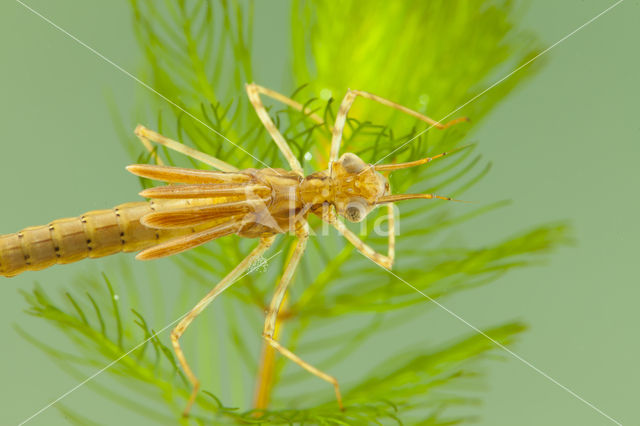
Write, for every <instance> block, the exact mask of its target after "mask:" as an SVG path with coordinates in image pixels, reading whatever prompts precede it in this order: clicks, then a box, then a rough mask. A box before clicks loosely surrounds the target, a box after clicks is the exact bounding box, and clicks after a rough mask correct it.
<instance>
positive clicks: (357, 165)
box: [340, 152, 367, 174]
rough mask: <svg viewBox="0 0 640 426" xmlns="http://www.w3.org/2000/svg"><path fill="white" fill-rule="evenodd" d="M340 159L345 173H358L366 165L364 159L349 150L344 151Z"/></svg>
mask: <svg viewBox="0 0 640 426" xmlns="http://www.w3.org/2000/svg"><path fill="white" fill-rule="evenodd" d="M340 161H341V162H342V167H344V170H345V171H346V172H347V173H353V174H356V173H360V172H361V171H362V170H364V169H365V168H366V167H367V165H366V164H365V163H364V161H362V160H361V159H360V158H359V157H358V156H357V155H355V154H352V153H350V152H346V153H344V154H343V155H342V158H341V159H340Z"/></svg>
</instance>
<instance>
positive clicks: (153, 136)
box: [134, 125, 238, 172]
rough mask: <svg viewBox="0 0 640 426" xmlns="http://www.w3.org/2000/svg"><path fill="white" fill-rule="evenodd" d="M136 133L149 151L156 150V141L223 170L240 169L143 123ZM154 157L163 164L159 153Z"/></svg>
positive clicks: (233, 170) (232, 170)
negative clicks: (150, 128) (154, 144)
mask: <svg viewBox="0 0 640 426" xmlns="http://www.w3.org/2000/svg"><path fill="white" fill-rule="evenodd" d="M134 133H135V134H136V136H137V137H138V139H140V141H141V142H142V144H143V145H144V146H145V148H147V150H149V152H151V153H153V152H154V151H153V145H151V142H155V143H157V144H158V145H162V146H165V147H167V148H169V149H172V150H174V151H176V152H179V153H181V154H184V155H186V156H188V157H191V158H194V159H196V160H198V161H201V162H203V163H204V164H208V165H209V166H211V167H213V168H216V169H218V170H221V171H223V172H236V171H238V169H237V168H236V167H234V166H232V165H231V164H228V163H225V162H224V161H222V160H219V159H217V158H215V157H212V156H211V155H208V154H205V153H204V152H200V151H198V150H197V149H193V148H191V147H188V146H186V145H184V144H181V143H180V142H176V141H174V140H172V139H169V138H167V137H165V136H162V135H161V134H160V133H157V132H154V131H153V130H149V129H147V128H146V127H144V126H142V125H138V126H137V127H136V130H135V132H134ZM153 157H154V159H155V160H156V162H157V163H158V164H160V165H162V161H161V160H160V159H159V158H158V156H157V154H153Z"/></svg>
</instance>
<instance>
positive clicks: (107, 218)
mask: <svg viewBox="0 0 640 426" xmlns="http://www.w3.org/2000/svg"><path fill="white" fill-rule="evenodd" d="M183 202H184V201H183V200H177V202H175V203H171V204H182V203H183ZM154 210H155V207H154V204H153V203H150V202H133V203H126V204H121V205H119V206H117V207H115V208H113V209H110V210H95V211H91V212H88V213H85V214H84V215H82V216H80V217H74V218H66V219H59V220H54V221H53V222H51V223H49V224H48V225H44V226H33V227H29V228H25V229H23V230H22V231H20V232H17V233H15V234H8V235H0V276H6V277H12V276H15V275H18V274H19V273H21V272H24V271H36V270H40V269H44V268H47V267H49V266H52V265H54V264H57V263H60V264H63V263H71V262H76V261H78V260H81V259H84V258H86V257H91V258H96V257H103V256H108V255H110V254H114V253H118V252H132V251H138V250H143V249H145V248H148V247H150V246H153V245H155V244H157V243H159V242H162V241H166V240H167V239H169V238H172V237H176V236H180V235H185V234H189V233H192V232H194V230H193V229H191V228H185V229H153V228H148V227H146V226H144V225H142V224H141V223H140V219H141V218H142V217H143V216H144V215H146V214H148V213H151V212H153V211H154Z"/></svg>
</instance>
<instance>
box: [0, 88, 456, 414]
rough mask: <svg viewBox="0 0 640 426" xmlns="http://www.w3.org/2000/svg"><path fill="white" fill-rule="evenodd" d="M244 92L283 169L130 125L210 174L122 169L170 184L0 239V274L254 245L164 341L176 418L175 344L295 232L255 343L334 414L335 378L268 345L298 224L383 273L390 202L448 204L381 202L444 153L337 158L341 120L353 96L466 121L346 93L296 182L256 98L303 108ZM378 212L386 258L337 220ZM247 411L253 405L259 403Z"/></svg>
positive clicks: (296, 255) (296, 256) (295, 258)
mask: <svg viewBox="0 0 640 426" xmlns="http://www.w3.org/2000/svg"><path fill="white" fill-rule="evenodd" d="M247 93H248V96H249V99H250V100H251V103H252V105H253V107H254V108H255V110H256V112H257V114H258V117H259V118H260V120H261V121H262V123H263V124H264V126H265V127H266V129H267V130H268V132H269V133H270V135H271V137H272V138H273V140H274V141H275V143H276V144H277V145H278V148H279V149H280V151H281V152H282V154H283V155H284V157H285V158H286V160H287V162H288V163H289V166H290V167H291V170H284V169H271V168H265V169H245V170H238V169H236V168H235V167H233V166H232V165H230V164H227V163H225V162H224V161H221V160H219V159H216V158H214V157H210V156H208V155H207V154H204V153H201V152H198V151H195V150H193V149H190V148H188V147H186V146H184V145H182V144H180V143H178V142H175V141H172V140H170V139H167V138H165V137H164V136H162V135H160V134H158V133H155V132H153V131H151V130H148V129H146V128H144V127H142V126H138V128H136V131H135V133H136V135H137V136H138V137H139V139H140V140H141V141H142V143H143V144H144V145H145V147H147V149H149V150H152V148H151V142H155V143H158V144H161V145H164V146H166V147H168V148H170V149H174V150H176V151H179V152H182V153H184V154H186V155H188V156H191V157H193V158H195V159H198V160H200V161H202V162H204V163H206V164H208V165H209V166H212V167H214V168H215V169H217V170H216V171H203V170H196V169H184V168H178V167H167V166H164V165H146V164H138V165H131V166H129V167H127V169H128V170H129V171H130V172H131V173H133V174H135V175H138V176H142V177H145V178H149V179H153V180H157V181H162V182H166V183H169V184H170V185H166V186H158V187H154V188H150V189H146V190H144V191H142V192H141V193H140V195H142V196H143V197H146V198H149V199H151V201H149V202H133V203H127V204H122V205H120V206H117V207H115V208H113V209H111V210H98V211H92V212H89V213H85V214H84V215H82V216H80V217H77V218H69V219H61V220H55V221H53V222H51V223H49V224H48V225H44V226H37V227H31V228H26V229H23V230H22V231H20V232H17V233H15V234H9V235H2V236H0V275H3V276H6V277H11V276H14V275H17V274H19V273H21V272H24V271H29V270H39V269H43V268H46V267H49V266H51V265H54V264H57V263H60V264H62V263H70V262H75V261H77V260H80V259H83V258H86V257H102V256H106V255H109V254H114V253H117V252H121V251H124V252H132V251H140V252H139V253H138V255H137V256H136V258H137V259H142V260H149V259H156V258H160V257H164V256H169V255H172V254H175V253H179V252H182V251H184V250H188V249H190V248H192V247H196V246H199V245H201V244H204V243H206V242H209V241H212V240H214V239H216V238H219V237H222V236H225V235H230V234H236V235H238V236H240V237H246V238H256V239H258V240H259V243H258V246H257V247H256V248H255V249H253V251H252V252H251V253H250V254H249V255H248V256H247V257H246V258H245V259H244V260H243V261H242V262H240V263H239V264H238V265H237V266H236V267H235V268H234V269H233V270H232V271H231V272H229V274H228V275H227V276H225V277H224V278H223V279H222V280H221V281H220V282H219V283H218V284H217V285H216V286H215V287H214V288H213V289H212V290H211V291H210V292H209V293H208V294H207V295H206V296H205V297H204V298H203V299H202V300H201V301H200V302H198V304H197V305H196V306H195V307H194V308H193V309H192V310H191V311H190V312H189V313H188V314H187V315H186V316H185V317H184V318H183V319H182V320H181V321H180V323H179V324H178V325H177V326H176V328H175V329H174V330H173V332H172V333H171V341H172V344H173V348H174V350H175V353H176V356H177V358H178V360H179V362H180V365H181V366H182V368H183V370H184V372H185V374H186V375H187V377H188V378H189V381H190V382H191V384H192V385H193V391H192V393H191V396H190V398H189V400H188V402H187V406H186V408H185V410H184V414H185V415H187V414H188V413H189V410H190V409H191V406H192V404H193V402H194V400H195V398H196V395H197V392H198V389H199V381H198V379H197V378H196V376H195V374H194V373H193V371H192V370H191V368H190V367H189V364H188V363H187V360H186V358H185V356H184V354H183V352H182V349H181V347H180V343H179V339H180V336H182V334H183V333H184V332H185V330H186V329H187V327H188V326H189V324H191V322H192V321H193V320H194V318H195V317H196V316H197V315H198V314H199V313H200V312H202V310H203V309H204V308H205V307H206V306H207V305H208V304H209V303H211V302H212V301H213V300H214V299H215V298H216V296H218V295H219V294H220V293H221V292H222V291H224V290H225V289H226V288H227V287H228V286H229V285H231V284H232V283H233V282H234V281H235V280H236V279H237V278H238V277H240V276H241V275H242V274H243V273H244V272H245V271H246V270H247V269H248V268H249V267H250V266H251V264H252V263H253V262H254V261H255V260H257V259H258V258H259V257H260V256H261V255H262V254H263V253H264V252H265V251H266V250H267V249H268V248H269V247H270V246H271V245H272V243H273V241H274V239H275V237H276V236H277V235H278V234H283V233H292V234H295V235H296V237H297V243H296V246H295V250H294V252H293V255H292V256H291V258H290V259H289V261H288V263H287V265H286V266H285V270H284V272H283V274H282V278H281V279H280V282H279V284H278V286H277V287H276V291H275V294H274V296H273V299H272V301H271V303H270V306H269V308H268V310H267V315H266V320H265V324H264V329H263V332H262V335H263V337H264V339H265V341H266V342H267V343H268V344H269V345H271V346H272V347H273V348H274V349H276V350H277V351H279V352H280V353H281V354H282V355H284V356H285V357H287V358H289V359H290V360H291V361H293V362H295V363H296V364H298V365H299V366H301V367H302V368H304V369H306V370H307V371H309V372H310V373H311V374H314V375H315V376H317V377H319V378H321V379H323V380H325V381H327V382H329V383H331V384H332V385H333V386H334V388H335V393H336V398H337V401H338V404H339V405H340V408H342V407H343V405H342V397H341V394H340V388H339V386H338V382H337V380H336V379H335V378H334V377H332V376H330V375H328V374H326V373H324V372H322V371H320V370H318V369H317V368H315V367H313V366H312V365H310V364H308V363H307V362H305V361H304V360H302V359H301V358H300V357H298V356H297V355H295V354H294V353H292V352H291V351H289V350H288V349H287V348H285V347H284V346H282V345H281V344H280V343H279V342H278V341H276V340H275V339H274V329H275V324H276V319H277V316H278V311H279V309H280V305H281V304H282V301H283V299H284V295H285V292H286V290H287V286H288V285H289V283H290V282H291V280H292V278H293V274H294V272H295V270H296V267H297V266H298V263H299V261H300V258H301V257H302V254H303V252H304V251H305V248H306V244H307V239H308V237H309V226H308V224H307V217H308V216H309V215H310V214H314V215H317V216H318V217H320V218H321V219H322V220H323V221H325V222H327V223H328V224H330V225H332V226H333V227H335V228H336V229H337V230H338V232H340V234H342V235H343V236H344V237H345V238H346V239H347V240H348V241H349V242H350V243H352V244H353V245H354V246H355V247H356V249H358V250H359V251H360V252H361V253H362V254H364V255H365V256H366V257H368V258H369V259H371V260H372V261H374V262H376V263H377V264H379V265H381V266H383V267H385V268H391V266H392V265H393V262H394V253H395V235H394V216H393V215H394V213H393V212H394V210H393V209H392V203H394V202H396V201H402V200H409V199H416V198H423V199H434V198H436V199H442V200H451V199H450V198H449V197H441V196H438V195H434V194H396V195H391V194H390V189H389V183H388V181H387V179H386V177H385V176H383V175H382V174H381V173H380V172H383V171H384V172H391V171H394V170H398V169H403V168H408V167H414V166H419V165H422V164H426V163H428V162H430V161H431V160H433V159H435V158H438V157H442V156H444V155H446V154H447V153H446V152H445V153H442V154H439V155H436V156H433V157H428V158H423V159H420V160H416V161H412V162H408V163H399V164H380V165H378V164H375V165H371V164H366V163H365V162H364V161H363V160H361V159H360V158H359V157H358V156H356V155H355V154H352V153H345V154H343V155H342V156H340V157H339V149H340V144H341V139H342V132H343V129H344V126H345V122H346V118H347V113H348V111H349V109H350V108H351V105H352V104H353V102H354V100H355V99H356V97H357V96H361V97H364V98H367V99H371V100H374V101H377V102H380V103H382V104H384V105H387V106H389V107H392V108H395V109H398V110H400V111H403V112H405V113H407V114H409V115H411V116H413V117H416V118H418V119H420V120H422V121H425V122H427V123H429V124H430V125H431V126H433V127H437V128H439V129H444V128H447V127H449V126H451V125H453V124H455V123H459V122H461V121H464V120H466V118H459V119H456V120H453V121H450V122H448V123H446V124H441V123H439V122H437V121H435V120H432V119H431V118H429V117H427V116H424V115H422V114H420V113H418V112H415V111H412V110H410V109H408V108H406V107H404V106H401V105H398V104H396V103H394V102H391V101H388V100H386V99H383V98H380V97H378V96H376V95H372V94H370V93H367V92H361V91H356V90H349V91H348V92H347V94H346V95H345V97H344V98H343V100H342V103H341V104H340V108H339V111H338V114H337V116H336V120H335V123H334V127H333V130H332V138H331V151H330V157H329V164H328V166H327V169H326V170H322V171H319V172H315V173H312V174H310V175H308V176H305V175H304V173H303V170H302V167H301V166H300V163H299V162H298V160H297V158H296V157H295V156H294V154H293V152H292V151H291V149H290V147H289V146H288V144H287V142H286V141H285V139H284V137H283V136H282V135H281V134H280V132H279V131H278V129H277V128H276V126H275V125H274V123H273V121H272V120H271V118H270V117H269V114H268V113H267V111H266V109H265V108H264V106H263V105H262V102H261V100H260V94H263V95H266V96H269V97H272V98H274V99H276V100H278V101H281V102H283V103H285V104H287V105H288V106H290V107H292V108H295V109H297V110H303V106H302V105H301V104H299V103H298V102H296V101H294V100H292V99H290V98H288V97H286V96H284V95H281V94H279V93H276V92H274V91H272V90H269V89H266V88H264V87H261V86H258V85H256V84H249V85H247ZM309 117H310V118H311V119H313V120H315V121H316V122H318V123H322V119H321V118H320V117H318V116H317V115H315V114H310V115H309ZM176 184H177V185H176ZM383 204H386V205H387V206H388V219H389V220H388V223H389V237H388V248H387V253H386V254H381V253H377V252H376V251H374V250H373V249H372V248H371V247H369V246H368V245H367V244H365V243H364V242H363V241H362V240H360V239H359V238H358V236H356V234H354V233H353V232H351V231H350V230H349V229H348V228H347V227H346V226H345V225H344V223H343V222H342V221H341V220H340V219H339V218H338V217H339V216H342V217H344V218H346V219H347V220H349V221H351V222H359V221H361V220H362V219H364V217H365V216H366V215H367V214H368V213H369V212H370V211H371V210H373V209H374V208H375V207H376V206H379V205H383ZM257 405H258V406H260V405H261V404H260V402H259V401H258V403H257Z"/></svg>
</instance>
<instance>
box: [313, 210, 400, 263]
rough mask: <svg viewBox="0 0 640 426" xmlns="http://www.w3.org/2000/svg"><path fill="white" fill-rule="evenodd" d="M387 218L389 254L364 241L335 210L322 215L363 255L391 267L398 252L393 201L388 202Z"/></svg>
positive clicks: (323, 218)
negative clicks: (376, 249) (379, 251)
mask: <svg viewBox="0 0 640 426" xmlns="http://www.w3.org/2000/svg"><path fill="white" fill-rule="evenodd" d="M387 218H388V221H389V229H388V232H389V240H388V247H387V255H386V256H385V255H384V254H381V253H378V252H377V251H375V250H374V249H373V248H371V246H369V245H368V244H367V243H365V242H364V241H362V240H361V239H360V238H359V237H358V236H357V235H356V234H354V233H353V232H351V230H350V229H349V228H347V226H346V225H345V224H344V223H343V222H342V221H341V220H340V219H338V217H337V215H336V213H335V211H333V210H329V211H328V212H327V213H325V214H324V215H323V216H322V220H324V221H325V222H327V223H329V224H330V225H332V226H333V227H334V228H336V230H337V231H338V232H340V234H342V236H343V237H345V238H346V239H347V241H349V242H350V243H351V244H353V245H354V247H355V248H356V249H357V250H358V251H359V252H360V253H362V254H363V255H365V256H366V257H368V258H369V259H371V260H373V261H374V262H375V263H377V264H378V265H380V266H382V267H383V268H386V269H391V268H392V267H393V262H394V260H395V254H396V232H395V231H396V230H395V212H394V207H393V204H392V203H389V204H387Z"/></svg>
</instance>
